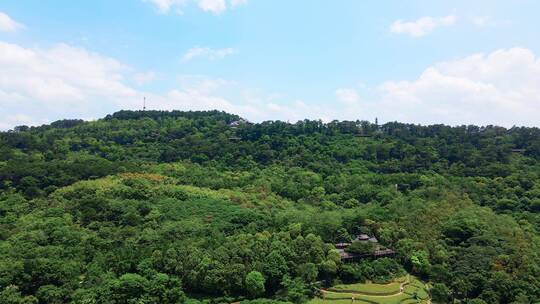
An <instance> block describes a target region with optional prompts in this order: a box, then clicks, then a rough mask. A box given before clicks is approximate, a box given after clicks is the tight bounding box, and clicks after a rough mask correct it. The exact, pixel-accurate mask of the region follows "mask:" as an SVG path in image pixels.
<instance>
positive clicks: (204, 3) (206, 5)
mask: <svg viewBox="0 0 540 304" xmlns="http://www.w3.org/2000/svg"><path fill="white" fill-rule="evenodd" d="M198 2H199V3H198V5H199V7H200V8H201V9H202V10H203V11H205V12H212V13H214V14H221V13H222V12H224V11H225V10H226V9H227V4H226V3H225V0H199V1H198Z"/></svg>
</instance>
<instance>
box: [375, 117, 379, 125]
mask: <svg viewBox="0 0 540 304" xmlns="http://www.w3.org/2000/svg"><path fill="white" fill-rule="evenodd" d="M375 125H376V126H378V125H379V119H378V118H377V117H375Z"/></svg>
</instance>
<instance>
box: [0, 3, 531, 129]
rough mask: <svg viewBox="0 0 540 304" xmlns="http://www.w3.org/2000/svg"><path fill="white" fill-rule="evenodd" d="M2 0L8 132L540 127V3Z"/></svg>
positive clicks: (1, 124) (0, 62)
mask: <svg viewBox="0 0 540 304" xmlns="http://www.w3.org/2000/svg"><path fill="white" fill-rule="evenodd" d="M42 2H43V1H38V0H25V1H14V0H5V1H3V2H2V3H0V69H1V70H2V71H3V72H2V74H1V76H0V117H2V119H1V120H0V130H7V129H12V128H13V127H14V126H16V125H22V124H26V125H39V124H44V123H50V122H52V121H55V120H58V119H64V118H68V119H69V118H82V119H87V120H91V119H97V118H100V117H103V116H105V115H107V114H110V113H112V112H114V111H117V110H120V109H131V110H136V109H142V106H143V98H144V97H146V108H147V109H149V110H152V109H157V110H173V109H175V110H211V109H217V110H223V111H227V112H230V113H234V114H238V115H241V116H243V117H245V118H247V119H249V120H251V121H255V122H259V121H263V120H285V121H292V122H294V121H297V120H301V119H304V118H308V119H322V120H324V121H330V120H333V119H340V120H344V119H345V120H356V119H359V120H370V121H372V120H373V119H375V117H378V119H379V121H380V122H388V121H400V122H405V123H420V124H436V123H444V124H449V125H461V124H475V125H487V124H494V125H502V126H506V127H510V126H512V125H518V126H521V125H524V126H537V127H538V126H540V124H539V123H538V118H537V117H539V116H540V57H539V56H540V41H538V39H537V37H538V36H539V34H540V21H539V20H538V19H537V18H535V16H534V15H535V13H534V12H536V11H538V10H539V9H540V3H537V2H534V1H526V0H519V1H514V2H512V3H505V2H503V1H476V2H475V3H473V4H471V3H468V2H467V1H454V2H452V3H451V4H447V3H433V2H429V1H410V2H409V3H408V4H407V5H404V4H403V3H400V2H399V1H385V2H384V3H383V4H381V3H360V2H359V1H332V2H330V1H294V2H293V3H290V1H281V0H280V1H272V2H271V3H270V2H269V1H261V0H249V1H248V0H227V1H225V0H191V1H189V0H120V1H115V2H114V3H111V1H106V0H97V1H92V2H86V3H82V2H76V3H75V2H70V1H66V0H57V1H54V2H52V3H48V4H44V3H42Z"/></svg>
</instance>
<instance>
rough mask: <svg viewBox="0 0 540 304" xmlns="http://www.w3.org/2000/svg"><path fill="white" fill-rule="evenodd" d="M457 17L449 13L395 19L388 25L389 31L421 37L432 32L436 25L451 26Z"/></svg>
mask: <svg viewBox="0 0 540 304" xmlns="http://www.w3.org/2000/svg"><path fill="white" fill-rule="evenodd" d="M456 20H457V17H456V16H454V15H449V16H445V17H422V18H420V19H417V20H415V21H403V20H396V21H394V22H393V23H392V25H390V31H391V32H392V33H397V34H407V35H410V36H412V37H422V36H425V35H427V34H429V33H431V32H433V31H434V30H435V29H437V28H438V27H443V26H452V25H454V24H455V23H456Z"/></svg>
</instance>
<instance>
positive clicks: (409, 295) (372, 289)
mask: <svg viewBox="0 0 540 304" xmlns="http://www.w3.org/2000/svg"><path fill="white" fill-rule="evenodd" d="M405 281H406V279H405V278H401V279H399V280H396V281H395V282H392V283H389V284H373V283H368V284H343V285H337V286H334V287H333V288H332V289H330V290H329V291H331V292H327V293H325V295H324V298H316V299H313V300H311V301H310V302H309V303H308V304H353V302H352V298H353V297H354V304H366V303H367V304H405V303H419V302H418V300H420V303H427V300H428V299H429V295H428V292H427V288H426V285H425V284H424V283H423V282H422V281H420V280H418V279H416V278H414V277H412V276H411V277H410V283H409V284H407V285H406V286H405V288H404V291H403V293H399V292H400V283H402V282H405Z"/></svg>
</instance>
